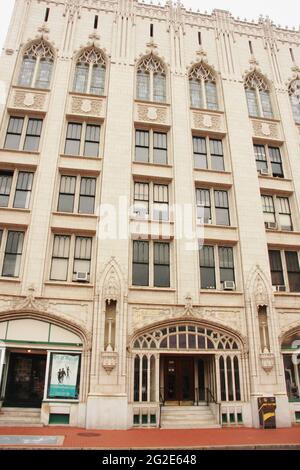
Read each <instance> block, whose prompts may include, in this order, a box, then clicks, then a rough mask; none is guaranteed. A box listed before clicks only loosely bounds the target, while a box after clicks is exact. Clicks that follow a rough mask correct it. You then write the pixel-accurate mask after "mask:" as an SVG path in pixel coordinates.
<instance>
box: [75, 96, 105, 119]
mask: <svg viewBox="0 0 300 470" xmlns="http://www.w3.org/2000/svg"><path fill="white" fill-rule="evenodd" d="M102 105H103V103H102V100H95V99H84V98H81V97H77V96H72V103H71V112H72V113H73V114H88V115H90V116H101V114H102Z"/></svg>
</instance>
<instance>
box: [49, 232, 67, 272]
mask: <svg viewBox="0 0 300 470" xmlns="http://www.w3.org/2000/svg"><path fill="white" fill-rule="evenodd" d="M70 243H71V236H70V235H54V241H53V252H52V263H51V273H50V280H51V281H67V280H68V268H69V258H70Z"/></svg>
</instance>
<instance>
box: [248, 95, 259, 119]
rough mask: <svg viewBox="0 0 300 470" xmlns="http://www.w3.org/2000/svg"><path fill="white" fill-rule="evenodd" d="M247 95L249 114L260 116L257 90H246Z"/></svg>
mask: <svg viewBox="0 0 300 470" xmlns="http://www.w3.org/2000/svg"><path fill="white" fill-rule="evenodd" d="M246 97H247V104H248V112H249V116H252V117H259V110H258V103H257V96H256V90H251V89H248V90H246Z"/></svg>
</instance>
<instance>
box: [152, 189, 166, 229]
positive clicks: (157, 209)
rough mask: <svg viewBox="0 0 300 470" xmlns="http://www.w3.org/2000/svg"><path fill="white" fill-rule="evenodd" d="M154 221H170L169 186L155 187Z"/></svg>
mask: <svg viewBox="0 0 300 470" xmlns="http://www.w3.org/2000/svg"><path fill="white" fill-rule="evenodd" d="M153 220H159V221H167V220H169V187H168V185H167V184H154V185H153Z"/></svg>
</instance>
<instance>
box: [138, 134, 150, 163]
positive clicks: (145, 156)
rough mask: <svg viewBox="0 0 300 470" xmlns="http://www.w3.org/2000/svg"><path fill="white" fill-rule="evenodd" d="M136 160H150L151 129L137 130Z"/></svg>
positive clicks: (146, 161)
mask: <svg viewBox="0 0 300 470" xmlns="http://www.w3.org/2000/svg"><path fill="white" fill-rule="evenodd" d="M135 160H136V161H137V162H145V163H148V162H149V131H139V130H136V132H135Z"/></svg>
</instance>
